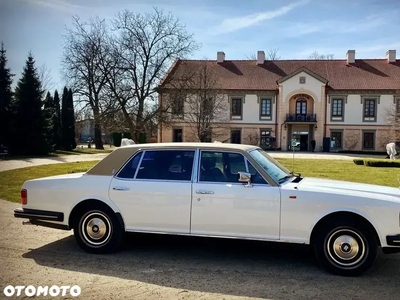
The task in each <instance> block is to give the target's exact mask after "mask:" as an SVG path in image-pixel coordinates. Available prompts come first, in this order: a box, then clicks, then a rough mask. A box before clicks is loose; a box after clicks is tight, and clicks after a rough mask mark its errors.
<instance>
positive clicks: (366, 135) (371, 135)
mask: <svg viewBox="0 0 400 300" xmlns="http://www.w3.org/2000/svg"><path fill="white" fill-rule="evenodd" d="M363 150H375V131H363Z"/></svg>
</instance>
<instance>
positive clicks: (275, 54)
mask: <svg viewBox="0 0 400 300" xmlns="http://www.w3.org/2000/svg"><path fill="white" fill-rule="evenodd" d="M246 58H247V59H248V60H257V55H256V54H255V53H252V54H249V55H246ZM266 59H267V60H279V59H281V56H280V54H279V49H278V48H273V49H270V50H268V52H267V55H266Z"/></svg>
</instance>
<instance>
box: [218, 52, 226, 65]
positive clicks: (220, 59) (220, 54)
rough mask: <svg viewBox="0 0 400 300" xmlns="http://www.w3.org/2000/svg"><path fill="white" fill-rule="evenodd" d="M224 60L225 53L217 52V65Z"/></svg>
mask: <svg viewBox="0 0 400 300" xmlns="http://www.w3.org/2000/svg"><path fill="white" fill-rule="evenodd" d="M224 60H225V52H222V51H218V52H217V63H222V62H224Z"/></svg>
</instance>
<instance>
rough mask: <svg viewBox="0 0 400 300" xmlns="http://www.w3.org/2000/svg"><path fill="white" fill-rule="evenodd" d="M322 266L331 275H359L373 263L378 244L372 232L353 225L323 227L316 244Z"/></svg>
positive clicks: (344, 223)
mask: <svg viewBox="0 0 400 300" xmlns="http://www.w3.org/2000/svg"><path fill="white" fill-rule="evenodd" d="M314 247H315V253H316V256H317V259H318V261H319V262H320V264H321V265H322V266H323V267H324V268H325V269H326V270H327V271H329V272H330V273H332V274H335V275H344V276H358V275H361V274H362V273H364V272H365V271H367V270H368V269H369V268H370V267H371V266H372V264H373V263H374V261H375V259H376V256H377V252H378V251H377V250H378V243H377V241H376V239H375V237H374V235H373V233H372V232H371V231H370V230H369V229H368V228H367V227H366V226H362V225H355V224H352V222H341V223H339V222H335V223H330V224H327V225H325V226H323V227H321V228H320V230H319V231H318V233H317V236H316V239H315V243H314Z"/></svg>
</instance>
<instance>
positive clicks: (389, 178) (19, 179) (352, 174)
mask: <svg viewBox="0 0 400 300" xmlns="http://www.w3.org/2000/svg"><path fill="white" fill-rule="evenodd" d="M278 161H279V162H281V163H282V164H283V165H284V166H286V167H287V168H288V169H289V170H292V168H293V165H292V163H293V161H292V159H278ZM96 163H97V161H88V162H78V163H62V164H52V165H44V166H37V167H29V168H23V169H17V170H9V171H4V172H0V198H1V199H6V200H9V201H12V202H19V193H20V189H21V186H22V184H23V183H24V181H26V180H29V179H34V178H39V177H45V176H53V175H59V174H67V173H76V172H84V171H86V170H88V169H89V168H91V167H92V166H93V165H94V164H96ZM294 171H295V172H298V173H301V175H302V176H306V177H318V178H329V179H338V180H345V181H353V182H361V183H371V184H378V185H385V186H392V187H398V181H397V178H398V177H400V169H399V168H378V167H377V168H371V167H367V166H365V165H355V164H354V163H353V161H352V160H317V159H315V160H313V159H296V160H295V161H294Z"/></svg>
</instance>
